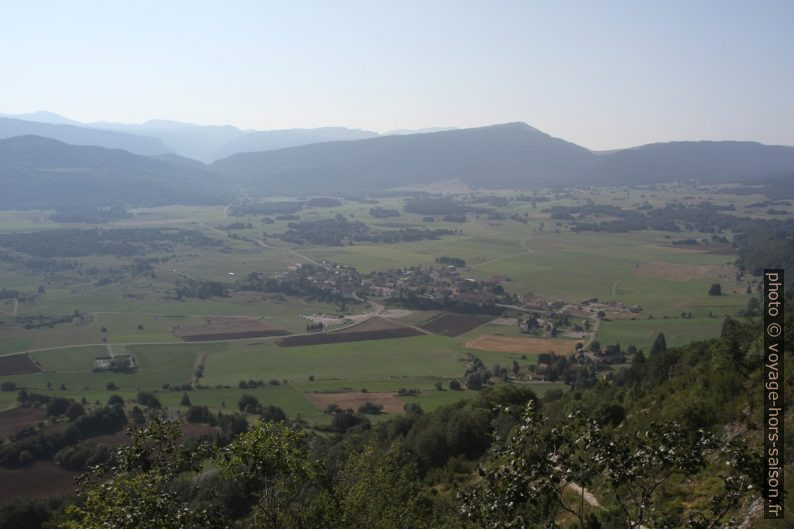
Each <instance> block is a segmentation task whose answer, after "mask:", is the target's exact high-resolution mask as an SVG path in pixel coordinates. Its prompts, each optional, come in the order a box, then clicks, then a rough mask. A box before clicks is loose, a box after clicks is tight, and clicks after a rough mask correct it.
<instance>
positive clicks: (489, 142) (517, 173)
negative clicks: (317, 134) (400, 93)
mask: <svg viewBox="0 0 794 529" xmlns="http://www.w3.org/2000/svg"><path fill="white" fill-rule="evenodd" d="M595 160H596V156H595V155H594V154H592V153H591V152H590V151H588V150H587V149H585V148H583V147H579V146H578V145H574V144H572V143H569V142H566V141H564V140H560V139H557V138H552V137H551V136H549V135H548V134H545V133H543V132H541V131H539V130H537V129H533V128H532V127H530V126H529V125H526V124H525V123H508V124H503V125H492V126H489V127H479V128H473V129H462V130H450V131H442V132H432V133H425V134H409V135H402V136H386V137H379V138H373V139H367V140H359V141H348V142H328V143H320V144H314V145H306V146H301V147H292V148H289V149H281V150H276V151H269V152H261V153H242V154H236V155H234V156H230V157H228V158H225V159H223V160H219V161H217V162H215V163H214V164H213V165H212V166H211V167H212V169H213V170H215V171H217V172H219V173H221V174H224V175H226V176H227V177H230V178H234V179H238V180H240V181H241V182H242V183H243V184H244V185H246V186H249V187H251V188H252V189H254V190H257V191H262V192H275V193H284V192H292V193H307V192H312V190H314V192H325V193H327V192H329V191H332V190H333V191H336V192H337V193H339V192H342V191H343V190H344V192H346V193H354V192H362V191H363V192H366V191H369V192H372V191H376V190H383V189H386V188H391V187H399V186H407V185H412V184H426V183H432V182H438V181H442V180H448V179H458V180H460V181H462V182H463V183H465V184H468V185H471V186H474V187H499V186H503V187H522V186H528V185H554V184H555V183H560V182H573V181H575V179H576V178H577V176H578V175H581V174H583V173H585V172H586V171H587V170H588V169H589V168H590V167H591V166H592V164H593V163H594V162H595Z"/></svg>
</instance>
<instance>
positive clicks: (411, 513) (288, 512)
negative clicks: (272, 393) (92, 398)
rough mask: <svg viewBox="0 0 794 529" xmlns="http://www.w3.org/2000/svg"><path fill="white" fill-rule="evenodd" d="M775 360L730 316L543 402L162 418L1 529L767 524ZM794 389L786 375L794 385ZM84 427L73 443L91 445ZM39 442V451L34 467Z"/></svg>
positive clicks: (756, 332)
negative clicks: (188, 431)
mask: <svg viewBox="0 0 794 529" xmlns="http://www.w3.org/2000/svg"><path fill="white" fill-rule="evenodd" d="M790 300H791V299H790V298H789V301H790ZM791 320H792V317H791V316H790V315H789V316H788V317H787V322H786V323H787V325H786V328H787V336H786V337H785V338H786V343H787V344H791V343H794V336H792V334H794V322H792V321H791ZM788 347H789V348H788V349H787V350H786V355H787V356H788V357H789V358H788V360H789V365H792V364H791V362H794V359H792V358H791V348H790V345H789V346H788ZM762 352H763V348H762V341H761V331H760V326H759V324H758V323H756V322H753V321H749V320H748V321H738V320H732V319H726V320H725V322H724V325H723V329H722V333H721V336H720V337H719V338H716V339H712V340H707V341H701V342H695V343H692V344H690V345H687V346H684V347H679V348H671V349H659V348H655V349H654V351H653V352H652V353H651V354H650V355H649V356H645V355H643V354H642V353H637V354H635V355H634V356H633V358H632V359H631V364H630V366H629V367H626V368H622V369H621V370H620V371H619V374H618V376H616V377H615V378H614V381H613V382H606V381H601V382H599V383H597V384H596V385H595V386H594V387H592V388H590V389H586V390H571V391H569V392H567V393H562V392H559V391H549V392H548V393H546V395H545V396H544V397H543V398H539V397H538V396H537V395H535V394H534V393H533V392H532V391H531V390H529V389H527V388H525V387H522V386H521V385H518V384H515V385H514V384H505V383H498V384H493V381H491V383H490V384H486V385H485V386H484V387H483V389H482V390H480V392H479V396H478V397H477V398H474V399H471V400H469V401H464V402H459V403H457V404H453V405H448V406H444V407H442V408H439V409H438V410H436V411H433V412H429V413H423V412H422V410H421V408H419V407H418V406H416V405H411V406H407V407H406V412H405V413H404V414H402V415H397V416H394V417H393V418H390V419H388V420H386V421H384V422H380V423H378V424H377V425H375V424H372V423H371V422H370V421H369V420H368V419H367V418H366V417H365V416H364V415H363V414H362V413H359V412H355V411H354V410H339V409H337V410H329V413H334V414H338V420H335V421H334V424H337V423H338V424H339V425H340V428H338V429H337V430H336V431H337V432H339V433H333V431H331V432H327V433H312V432H311V431H310V430H307V429H306V427H305V425H304V424H303V423H302V422H301V421H299V420H297V421H292V422H290V421H288V420H286V419H285V418H284V416H283V414H281V413H278V411H279V410H271V409H269V408H268V407H263V406H259V407H258V408H256V410H260V411H261V413H259V415H261V417H262V418H261V419H260V420H259V421H257V422H254V423H253V424H249V423H248V422H247V421H246V420H245V419H244V418H243V417H242V416H236V417H237V419H233V417H235V415H224V416H219V417H214V416H212V414H210V413H208V412H207V410H206V409H201V408H197V409H196V410H195V412H194V413H192V416H193V417H194V419H195V420H201V421H213V422H214V423H216V424H221V423H222V424H223V428H221V430H220V432H219V433H217V434H215V436H214V437H212V438H206V439H204V440H203V441H198V442H192V443H190V444H189V445H183V444H182V443H181V441H180V433H179V427H178V425H177V424H176V423H171V422H169V421H168V420H166V418H165V417H164V416H162V415H160V413H159V412H158V410H157V409H156V406H149V409H148V411H147V412H146V415H147V417H146V419H145V420H146V422H145V424H140V425H136V426H133V427H132V428H131V430H130V431H131V435H132V443H131V445H130V446H127V447H124V448H121V449H119V450H118V451H117V452H116V453H113V454H109V455H108V454H95V453H93V452H91V451H90V450H89V449H87V448H86V449H84V450H83V452H80V453H74V454H73V453H72V452H69V453H64V454H62V455H61V456H60V457H61V458H63V459H64V460H68V461H71V460H72V459H74V460H75V462H74V463H73V464H75V465H77V464H79V462H80V460H81V458H82V457H83V456H85V457H86V459H87V458H90V457H94V460H97V461H102V460H104V459H107V461H106V462H105V463H104V464H103V465H99V466H97V467H96V468H95V469H94V470H93V472H91V473H89V474H87V475H86V477H85V478H84V479H82V480H81V481H80V486H79V492H78V494H77V495H76V496H75V497H74V498H71V499H69V500H68V501H66V502H65V503H64V502H58V501H53V502H42V501H35V500H30V501H26V502H17V503H12V504H9V505H8V506H6V507H4V508H3V510H2V512H0V526H3V527H18V528H25V527H40V526H41V523H42V522H44V521H47V522H48V523H50V524H52V525H51V527H61V528H78V527H80V528H88V527H91V528H93V527H97V528H98V527H109V526H112V527H124V528H127V527H128V528H147V527H152V528H154V527H157V528H160V529H163V528H172V527H173V528H192V527H195V528H199V527H202V528H205V527H267V528H282V527H283V528H293V527H294V528H298V527H300V528H323V529H327V528H336V527H338V528H364V527H366V528H373V527H374V528H383V529H390V528H403V527H412V528H423V527H427V528H436V527H463V528H472V529H474V528H503V527H526V528H553V527H581V528H585V527H586V528H590V529H593V528H600V527H603V528H613V527H614V528H620V527H641V526H644V527H648V528H661V527H688V528H706V527H715V528H716V527H733V526H734V525H732V524H734V523H738V522H739V521H741V520H743V519H745V518H746V517H747V516H748V515H749V513H750V512H753V511H754V509H755V511H757V506H758V505H759V502H760V501H761V500H760V495H759V492H758V491H762V490H763V487H762V482H761V478H762V475H763V473H762V471H761V469H762V461H761V458H760V436H761V417H762V415H761V414H762V409H761V403H762V402H763V401H762V399H761V387H762V381H761V377H762V366H763V360H762ZM792 378H794V377H792V372H791V370H790V369H789V370H788V371H787V373H786V375H785V384H786V385H787V387H791V386H792V382H794V380H792ZM788 393H789V392H787V396H786V398H787V401H786V404H787V407H788V406H790V401H791V399H792V395H791V394H788ZM23 397H24V398H27V399H31V397H32V396H30V395H22V394H21V395H20V399H22V398H23ZM139 400H140V399H139ZM256 404H258V403H256ZM28 405H34V404H31V403H29V402H28ZM46 405H47V409H48V412H51V413H69V412H68V411H67V410H69V409H71V408H72V407H73V406H71V405H70V404H69V403H53V402H47V403H46ZM243 405H245V406H249V407H250V406H253V405H252V404H250V403H248V402H246V403H242V402H241V409H242V406H243ZM56 407H57V408H58V409H55V408H56ZM51 408H52V409H51ZM251 409H252V410H254V408H251ZM105 410H107V411H102V410H100V411H98V412H96V413H100V414H105V415H107V419H102V422H99V423H97V424H98V426H97V427H103V428H104V427H110V428H115V427H118V424H119V422H118V419H111V417H113V413H117V412H114V411H113V407H112V405H109V407H108V408H105ZM256 410H254V411H256ZM365 411H366V410H365ZM73 413H76V414H78V415H80V414H79V410H77V411H73ZM103 416H104V415H103ZM86 417H87V416H86ZM81 420H82V419H81ZM96 420H100V419H96ZM131 422H141V419H140V418H137V419H134V420H133V421H131ZM79 424H82V422H81V423H79ZM102 424H107V426H101V425H102ZM791 424H792V423H791V421H789V422H788V431H787V436H786V438H787V441H786V442H787V444H786V449H787V450H788V451H789V453H791V450H794V446H792V440H794V432H791V431H790V429H791ZM342 426H344V427H342ZM75 428H76V429H77V431H76V432H75V433H74V434H68V433H67V434H68V435H77V436H79V431H81V430H82V429H83V426H79V425H78V423H76V424H75ZM67 434H64V435H67ZM56 444H57V443H56ZM34 446H35V445H31V447H28V445H25V447H26V449H27V450H28V451H29V452H30V453H31V455H33V451H35V450H38V448H33V447H34ZM18 448H22V446H21V445H20V446H18ZM56 449H57V446H55V445H52V448H48V450H56ZM17 452H18V451H17ZM17 457H19V454H18V453H17ZM787 470H788V472H787V476H788V478H787V479H788V483H787V485H788V487H789V488H790V487H791V483H790V482H791V476H792V475H794V474H792V471H791V469H790V464H789V465H788V466H787ZM786 502H787V508H789V509H791V508H794V507H792V506H791V500H790V498H789V499H787V500H786Z"/></svg>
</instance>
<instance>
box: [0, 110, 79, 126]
mask: <svg viewBox="0 0 794 529" xmlns="http://www.w3.org/2000/svg"><path fill="white" fill-rule="evenodd" d="M0 117H2V118H12V119H21V120H24V121H35V122H37V123H54V124H56V125H82V123H80V122H79V121H75V120H73V119H69V118H67V117H64V116H61V115H60V114H56V113H55V112H48V111H46V110H39V111H36V112H30V113H28V114H0Z"/></svg>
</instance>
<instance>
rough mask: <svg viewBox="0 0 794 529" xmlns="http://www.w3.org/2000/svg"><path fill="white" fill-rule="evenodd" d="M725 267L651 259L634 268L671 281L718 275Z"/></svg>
mask: <svg viewBox="0 0 794 529" xmlns="http://www.w3.org/2000/svg"><path fill="white" fill-rule="evenodd" d="M723 268H724V267H722V266H713V265H689V264H680V263H665V262H664V261H649V262H647V263H642V264H641V265H639V266H637V267H636V268H635V269H634V273H635V274H637V275H639V276H643V277H653V278H656V279H667V280H670V281H689V280H691V279H702V278H704V277H712V276H717V275H718V274H719V273H720V272H724V270H723Z"/></svg>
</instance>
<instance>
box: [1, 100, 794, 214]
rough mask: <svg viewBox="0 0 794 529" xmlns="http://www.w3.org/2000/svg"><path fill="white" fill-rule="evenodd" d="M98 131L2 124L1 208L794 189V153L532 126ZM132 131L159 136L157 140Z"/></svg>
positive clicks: (156, 124) (167, 126) (168, 126)
mask: <svg viewBox="0 0 794 529" xmlns="http://www.w3.org/2000/svg"><path fill="white" fill-rule="evenodd" d="M29 117H30V116H29ZM32 117H33V118H36V119H56V118H53V117H52V116H51V115H46V114H45V115H41V114H40V113H37V114H35V115H33V116H32ZM64 119H65V118H64ZM100 125H101V126H103V127H109V128H104V129H97V128H91V127H86V126H82V125H80V126H77V125H70V124H65V123H60V124H54V123H40V122H35V121H26V120H19V119H14V118H0V137H8V136H17V137H12V138H9V139H5V140H0V188H1V189H3V193H0V207H3V208H12V207H20V208H21V207H27V208H34V207H44V208H48V207H52V206H53V204H57V203H59V202H64V201H67V202H76V203H81V204H88V203H90V204H94V205H103V204H106V203H115V204H118V203H124V204H130V205H160V204H165V203H218V202H222V201H224V200H228V199H230V198H233V197H235V196H240V195H241V194H244V195H246V196H250V197H262V196H271V195H274V194H281V195H319V194H326V195H328V194H330V195H337V196H345V195H350V196H352V195H363V194H375V193H380V192H383V191H385V190H388V189H394V188H399V187H405V186H415V185H421V184H436V183H438V182H442V181H448V180H453V179H454V180H459V181H460V182H462V183H464V184H466V185H468V186H469V187H472V188H514V189H532V188H537V187H565V186H572V185H579V186H580V185H594V186H597V185H639V184H653V183H661V182H671V181H675V180H679V181H694V182H700V183H722V182H726V183H727V182H742V183H760V182H762V181H763V180H765V179H766V180H769V179H775V181H776V182H778V184H777V185H778V186H779V182H780V181H781V179H782V180H783V181H788V180H791V181H792V183H794V147H785V146H769V145H763V144H760V143H752V142H735V141H723V142H714V141H701V142H672V143H658V144H651V145H644V146H641V147H635V148H631V149H623V150H617V151H610V152H607V153H594V152H592V151H589V150H588V149H585V148H584V147H580V146H578V145H575V144H573V143H570V142H567V141H564V140H562V139H559V138H553V137H551V136H549V135H548V134H545V133H543V132H541V131H539V130H537V129H534V128H532V127H530V126H529V125H527V124H525V123H507V124H503V125H493V126H489V127H478V128H471V129H453V130H443V131H438V132H425V133H414V134H395V135H389V136H385V135H384V136H380V135H377V134H376V133H374V132H368V131H362V130H353V129H345V128H323V129H293V130H289V131H251V132H244V131H240V130H239V129H235V128H234V127H201V126H198V125H190V124H182V123H175V122H166V121H152V122H148V123H145V124H143V125H134V126H129V127H131V128H125V127H127V126H121V125H112V124H100ZM114 127H115V128H114ZM136 127H137V128H136ZM111 129H112V130H111ZM129 130H139V131H144V130H146V131H159V132H158V134H159V137H158V138H153V137H149V136H143V135H138V134H132V133H130V132H129ZM235 131H236V132H235ZM48 138H49V139H48ZM166 138H170V139H169V140H168V141H169V142H170V144H168V143H167V142H166V141H165V140H166ZM54 140H60V141H54ZM180 141H181V142H183V143H182V148H181V149H182V151H184V150H185V149H186V147H185V146H186V145H190V146H191V147H190V148H192V149H198V148H199V146H200V145H206V146H207V148H215V149H216V150H221V151H222V150H223V149H229V151H232V152H233V151H236V150H238V149H239V150H242V151H248V150H249V149H251V150H254V151H255V150H257V149H259V151H258V152H238V153H236V154H232V155H230V156H227V157H225V158H222V159H220V160H217V161H215V162H213V163H211V164H209V165H207V164H204V163H202V162H200V161H197V160H196V159H192V158H190V157H186V156H183V155H180V154H179V151H177V150H175V149H171V147H172V146H174V145H179V142H180ZM202 142H203V143H202ZM224 142H225V143H224ZM296 143H299V145H295V144H296ZM85 144H91V145H93V146H91V147H88V146H85ZM219 144H223V145H224V146H225V147H223V146H222V147H218V145H219ZM81 145H82V146H81ZM283 146H286V147H284V148H279V147H283ZM108 147H113V149H109V148H108ZM120 149H124V150H120ZM126 151H129V152H126Z"/></svg>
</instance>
